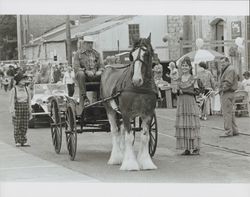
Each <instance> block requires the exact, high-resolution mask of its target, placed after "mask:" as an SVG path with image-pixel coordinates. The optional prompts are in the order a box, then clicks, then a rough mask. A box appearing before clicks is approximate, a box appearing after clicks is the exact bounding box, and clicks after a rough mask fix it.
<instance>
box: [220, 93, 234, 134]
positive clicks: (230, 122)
mask: <svg viewBox="0 0 250 197" xmlns="http://www.w3.org/2000/svg"><path fill="white" fill-rule="evenodd" d="M234 100H235V98H234V92H226V93H224V94H222V95H221V109H222V114H223V119H224V129H225V131H226V132H228V133H230V134H232V135H233V134H237V133H238V127H237V125H236V121H235V114H234V110H233V104H234Z"/></svg>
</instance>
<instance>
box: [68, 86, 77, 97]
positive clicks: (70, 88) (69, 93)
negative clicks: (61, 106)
mask: <svg viewBox="0 0 250 197" xmlns="http://www.w3.org/2000/svg"><path fill="white" fill-rule="evenodd" d="M67 88H68V96H70V97H72V96H73V95H74V92H75V84H74V83H72V84H67Z"/></svg>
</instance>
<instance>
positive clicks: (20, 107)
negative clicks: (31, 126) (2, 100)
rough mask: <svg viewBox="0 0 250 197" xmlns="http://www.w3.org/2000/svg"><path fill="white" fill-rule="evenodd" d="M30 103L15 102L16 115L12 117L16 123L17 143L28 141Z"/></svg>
mask: <svg viewBox="0 0 250 197" xmlns="http://www.w3.org/2000/svg"><path fill="white" fill-rule="evenodd" d="M29 116H30V112H29V105H28V103H18V102H17V103H16V104H15V116H14V117H12V121H13V125H14V138H15V143H20V144H24V143H26V142H27V137H26V133H27V129H28V121H29Z"/></svg>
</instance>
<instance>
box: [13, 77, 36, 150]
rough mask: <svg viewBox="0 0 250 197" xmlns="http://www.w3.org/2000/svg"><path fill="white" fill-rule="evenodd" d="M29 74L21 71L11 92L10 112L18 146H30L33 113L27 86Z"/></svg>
mask: <svg viewBox="0 0 250 197" xmlns="http://www.w3.org/2000/svg"><path fill="white" fill-rule="evenodd" d="M27 79H28V78H27V76H26V75H24V74H23V73H21V72H19V73H18V74H17V75H15V77H14V80H15V82H16V84H15V86H14V88H12V89H11V93H10V113H11V115H12V122H13V125H14V138H15V143H16V146H28V144H27V137H26V133H27V129H28V121H29V118H30V115H31V104H30V93H29V90H28V88H27V87H26V86H25V84H26V83H27Z"/></svg>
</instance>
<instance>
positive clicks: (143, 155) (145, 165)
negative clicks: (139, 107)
mask: <svg viewBox="0 0 250 197" xmlns="http://www.w3.org/2000/svg"><path fill="white" fill-rule="evenodd" d="M149 125H150V117H147V118H145V119H143V121H142V128H143V130H142V133H141V142H140V148H139V152H138V155H137V160H138V163H139V167H140V169H142V170H154V169H157V167H156V165H155V164H154V163H153V161H152V159H151V157H150V155H149V151H148V143H149Z"/></svg>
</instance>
